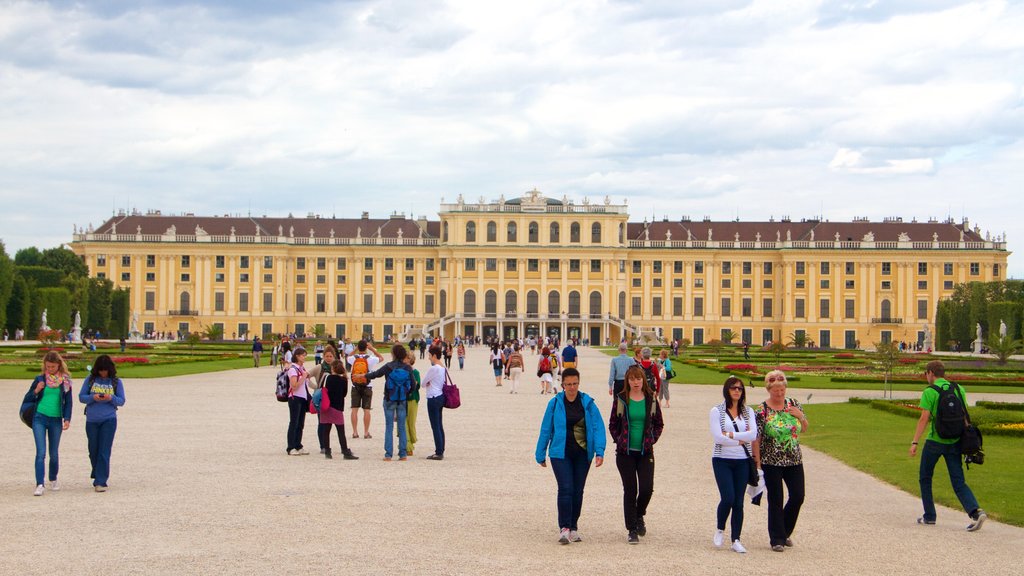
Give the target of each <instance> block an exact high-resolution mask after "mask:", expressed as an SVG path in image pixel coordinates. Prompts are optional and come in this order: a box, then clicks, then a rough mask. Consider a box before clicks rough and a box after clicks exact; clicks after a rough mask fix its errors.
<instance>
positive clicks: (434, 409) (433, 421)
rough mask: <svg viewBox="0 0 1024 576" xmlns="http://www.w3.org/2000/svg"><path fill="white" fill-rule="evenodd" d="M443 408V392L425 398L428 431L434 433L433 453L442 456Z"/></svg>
mask: <svg viewBox="0 0 1024 576" xmlns="http://www.w3.org/2000/svg"><path fill="white" fill-rule="evenodd" d="M442 410H444V394H442V395H440V396H434V397H433V398H427V417H428V418H430V431H431V432H433V433H434V454H437V455H438V456H444V424H443V423H442V422H441V412H442Z"/></svg>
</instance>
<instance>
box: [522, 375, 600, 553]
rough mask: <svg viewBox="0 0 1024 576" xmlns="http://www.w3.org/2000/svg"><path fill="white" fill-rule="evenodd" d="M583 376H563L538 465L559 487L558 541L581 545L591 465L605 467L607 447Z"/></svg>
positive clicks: (543, 426)
mask: <svg viewBox="0 0 1024 576" xmlns="http://www.w3.org/2000/svg"><path fill="white" fill-rule="evenodd" d="M579 390H580V373H579V370H576V369H575V368H566V369H565V370H564V371H563V372H562V391H561V392H559V393H558V394H556V395H555V397H554V398H552V399H551V401H550V402H548V407H547V410H545V411H544V419H543V420H542V421H541V423H540V437H539V438H538V439H537V452H536V459H537V463H538V464H540V465H541V466H544V467H547V459H548V457H550V458H551V470H552V471H553V472H554V473H555V481H556V482H557V483H558V529H559V535H558V541H559V542H561V543H562V544H568V543H569V542H579V541H581V540H582V538H580V535H579V532H578V531H577V525H576V523H577V522H578V521H579V518H580V511H581V510H582V509H583V488H584V487H585V486H586V483H587V473H588V472H590V461H591V460H595V459H596V465H597V466H601V464H603V463H604V447H605V443H606V439H605V432H604V430H605V429H604V422H603V421H602V419H601V412H600V411H599V410H598V409H597V404H595V403H594V399H593V398H591V397H590V396H588V395H587V394H584V393H583V392H580V391H579Z"/></svg>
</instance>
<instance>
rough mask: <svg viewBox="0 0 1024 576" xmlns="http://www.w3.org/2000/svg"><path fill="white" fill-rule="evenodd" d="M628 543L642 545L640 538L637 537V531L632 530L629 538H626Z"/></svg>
mask: <svg viewBox="0 0 1024 576" xmlns="http://www.w3.org/2000/svg"><path fill="white" fill-rule="evenodd" d="M626 542H629V543H630V544H639V543H640V537H639V536H637V534H636V530H630V531H629V537H627V538H626Z"/></svg>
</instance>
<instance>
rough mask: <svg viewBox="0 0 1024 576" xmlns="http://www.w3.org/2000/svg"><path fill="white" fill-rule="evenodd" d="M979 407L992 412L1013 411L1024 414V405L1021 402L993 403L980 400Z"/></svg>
mask: <svg viewBox="0 0 1024 576" xmlns="http://www.w3.org/2000/svg"><path fill="white" fill-rule="evenodd" d="M977 405H978V406H980V407H982V408H988V409H990V410H1011V411H1016V412H1024V403H1021V402H992V401H989V400H978V402H977Z"/></svg>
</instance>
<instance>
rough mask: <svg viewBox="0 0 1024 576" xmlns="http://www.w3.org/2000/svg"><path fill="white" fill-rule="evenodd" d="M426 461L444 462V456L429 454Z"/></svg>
mask: <svg viewBox="0 0 1024 576" xmlns="http://www.w3.org/2000/svg"><path fill="white" fill-rule="evenodd" d="M427 460H444V456H442V455H440V454H431V455H430V456H427Z"/></svg>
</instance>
